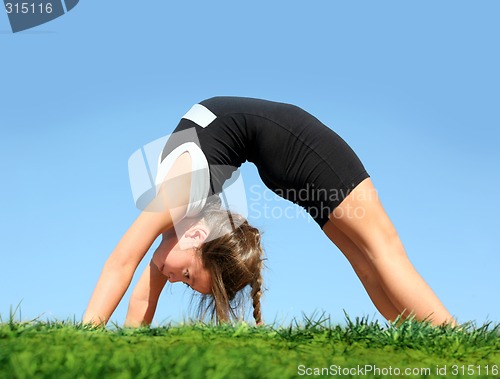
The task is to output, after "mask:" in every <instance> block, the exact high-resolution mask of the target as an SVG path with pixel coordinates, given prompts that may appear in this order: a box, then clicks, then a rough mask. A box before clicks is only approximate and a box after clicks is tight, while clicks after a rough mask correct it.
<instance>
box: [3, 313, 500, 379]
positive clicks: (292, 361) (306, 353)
mask: <svg viewBox="0 0 500 379" xmlns="http://www.w3.org/2000/svg"><path fill="white" fill-rule="evenodd" d="M346 321H347V324H346V325H332V324H331V323H330V320H329V319H328V318H327V317H324V316H320V317H314V318H308V317H304V320H303V321H302V322H300V323H299V322H297V321H295V322H293V323H292V324H291V325H289V326H287V327H283V326H261V327H253V326H249V325H247V324H245V323H241V324H233V325H222V326H211V325H206V324H200V323H189V324H185V325H177V326H174V325H166V326H164V327H159V328H141V329H124V328H118V327H115V328H112V329H111V330H110V329H92V328H89V327H88V326H83V325H81V324H78V323H75V322H60V321H59V322H39V321H34V322H19V321H15V320H13V317H12V316H11V318H10V320H8V321H7V322H1V321H0V378H1V379H4V378H5V379H7V378H8V379H12V378H99V379H102V378H123V379H125V378H134V379H136V378H137V379H139V378H148V379H149V378H231V379H233V378H236V379H237V378H259V379H261V378H298V377H307V378H311V377H313V378H314V377H327V376H329V375H328V374H331V377H346V378H347V377H364V378H377V377H378V378H380V377H391V378H395V377H408V378H418V377H433V378H434V377H445V378H455V377H458V378H460V377H463V378H465V377H467V378H471V377H483V378H487V377H489V378H494V377H497V378H500V373H499V372H498V370H500V338H499V336H500V325H496V326H493V325H491V324H485V325H483V326H481V327H477V326H474V325H466V326H462V328H460V329H459V328H451V327H440V328H436V327H432V326H429V325H428V324H426V323H419V322H415V321H405V322H403V323H401V324H400V325H399V326H397V327H396V326H390V325H389V326H388V325H381V324H380V323H377V322H370V321H368V320H367V319H356V320H355V321H351V320H350V319H349V318H347V320H346ZM358 367H359V368H360V369H362V370H363V369H364V370H365V371H358ZM370 368H371V370H372V372H370V371H367V370H369V369H370ZM406 368H409V369H414V370H418V369H421V368H423V369H429V370H430V371H429V372H425V371H423V372H418V373H417V372H416V371H415V374H417V375H405V371H404V370H405V369H406ZM437 368H440V369H441V374H444V372H443V370H444V369H446V375H438V374H437V371H436V370H437ZM347 370H349V371H347ZM377 370H378V371H377ZM390 370H391V371H390ZM397 370H401V371H400V372H398V371H397ZM471 370H472V371H471ZM373 371H374V372H373ZM321 373H322V374H324V375H323V376H320V375H314V374H321ZM391 373H392V375H391ZM398 373H400V375H397V374H398ZM428 373H430V375H429V374H428ZM472 373H473V374H474V375H470V374H472ZM301 374H302V375H301ZM307 374H311V375H307ZM340 374H342V375H340ZM410 374H411V372H410ZM453 374H456V375H453Z"/></svg>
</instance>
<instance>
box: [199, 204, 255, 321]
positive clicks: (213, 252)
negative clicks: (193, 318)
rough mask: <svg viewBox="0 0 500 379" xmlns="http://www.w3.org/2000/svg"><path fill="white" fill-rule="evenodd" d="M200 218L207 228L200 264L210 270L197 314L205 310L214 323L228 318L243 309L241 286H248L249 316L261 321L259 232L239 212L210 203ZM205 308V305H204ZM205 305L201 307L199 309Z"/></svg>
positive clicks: (236, 314) (201, 313)
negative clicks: (207, 290) (207, 291)
mask: <svg viewBox="0 0 500 379" xmlns="http://www.w3.org/2000/svg"><path fill="white" fill-rule="evenodd" d="M201 216H202V220H203V221H204V222H205V224H206V225H207V226H208V227H209V228H210V234H209V237H212V238H213V237H215V238H213V239H209V240H208V242H207V241H205V243H203V244H202V245H201V246H200V248H199V253H200V256H201V260H202V263H203V266H204V267H205V268H206V269H207V270H208V271H209V272H210V276H211V287H212V293H211V294H210V295H205V296H202V298H201V303H200V307H199V308H198V310H199V314H200V316H202V315H205V314H206V311H208V312H209V314H211V315H212V319H214V318H215V320H216V321H218V322H225V321H230V319H231V318H236V317H237V316H238V313H239V312H238V311H240V310H243V302H244V297H245V296H244V294H245V293H248V292H246V291H243V290H244V289H245V288H248V287H251V291H250V293H249V295H250V297H251V299H252V305H253V309H254V311H253V316H254V319H255V322H256V323H257V324H259V323H262V316H261V311H260V308H261V307H260V298H261V296H262V283H263V279H262V274H261V271H262V267H263V255H264V252H263V249H262V246H261V238H260V232H259V230H258V229H257V228H254V227H253V226H251V225H250V224H249V223H248V222H247V221H246V220H245V219H244V218H243V217H242V216H241V215H238V214H234V213H230V214H229V217H228V212H227V210H224V209H221V208H220V205H219V204H218V203H217V202H215V203H210V204H207V206H205V208H204V210H203V211H202V214H201ZM205 307H206V308H205ZM203 308H205V309H203Z"/></svg>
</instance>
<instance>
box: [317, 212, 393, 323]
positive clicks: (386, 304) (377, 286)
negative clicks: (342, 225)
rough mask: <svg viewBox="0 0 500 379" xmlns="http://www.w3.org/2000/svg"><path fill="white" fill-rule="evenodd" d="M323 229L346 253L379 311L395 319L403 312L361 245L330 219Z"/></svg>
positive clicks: (387, 317) (388, 317) (389, 318)
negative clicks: (383, 284)
mask: <svg viewBox="0 0 500 379" xmlns="http://www.w3.org/2000/svg"><path fill="white" fill-rule="evenodd" d="M323 231H324V232H325V234H326V235H327V236H328V238H330V240H331V241H332V242H333V243H334V244H335V245H337V247H338V248H339V249H340V251H342V253H343V254H344V255H345V257H346V258H347V260H348V261H349V263H350V264H351V266H352V268H353V269H354V272H355V273H356V275H357V276H358V278H359V280H360V281H361V283H362V284H363V287H365V290H366V292H367V293H368V296H370V299H371V300H372V302H373V304H374V305H375V307H377V309H378V311H379V312H380V313H381V314H382V315H383V316H384V317H385V318H386V319H388V320H390V321H394V320H395V319H396V318H397V317H398V316H399V315H400V313H401V312H400V311H399V310H398V309H397V307H396V306H394V304H393V303H392V302H391V300H390V299H389V297H388V296H387V294H386V293H385V291H384V289H383V288H382V285H381V283H380V278H379V277H378V274H377V272H376V271H375V269H374V268H373V267H372V266H371V264H370V262H369V261H368V260H367V259H366V258H365V256H364V254H363V253H362V252H361V250H360V249H359V247H357V246H356V245H355V244H354V243H353V242H352V241H351V240H350V239H349V237H347V236H346V235H345V234H344V233H343V232H342V231H341V230H340V229H338V228H337V227H336V226H335V225H334V224H333V222H332V221H328V222H327V223H326V224H325V226H324V227H323Z"/></svg>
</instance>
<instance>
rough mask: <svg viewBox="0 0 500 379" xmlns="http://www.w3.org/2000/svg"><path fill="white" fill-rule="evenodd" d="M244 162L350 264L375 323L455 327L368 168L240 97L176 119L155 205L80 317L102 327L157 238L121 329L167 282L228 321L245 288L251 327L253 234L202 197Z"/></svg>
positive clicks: (256, 251)
mask: <svg viewBox="0 0 500 379" xmlns="http://www.w3.org/2000/svg"><path fill="white" fill-rule="evenodd" d="M245 161H249V162H252V163H254V164H255V165H256V166H257V168H258V171H259V174H260V176H261V178H262V180H263V182H264V183H265V184H266V185H267V186H268V187H269V188H270V189H271V190H272V191H274V192H275V193H277V194H278V195H280V196H282V197H285V198H286V199H288V200H290V201H292V202H294V203H297V204H298V205H299V206H302V207H304V208H305V210H306V211H307V212H308V213H309V214H310V215H311V217H312V218H313V219H314V220H315V221H316V223H317V224H318V226H319V227H320V228H321V230H322V231H323V232H324V233H325V234H326V235H327V236H328V238H329V239H330V240H331V241H332V242H333V243H334V244H335V245H337V247H338V248H339V249H340V250H341V251H342V253H343V254H344V255H345V257H346V258H347V259H348V261H349V262H350V264H351V265H352V267H353V269H354V271H355V272H356V274H357V275H358V277H359V279H360V280H361V282H362V284H363V286H364V288H365V289H366V291H367V293H368V295H369V296H370V298H371V300H372V301H373V303H374V304H375V306H376V307H377V309H378V310H379V311H380V313H381V314H382V315H383V316H384V317H386V318H387V319H388V320H394V319H396V318H397V317H398V316H399V315H403V316H406V317H407V316H409V315H413V316H414V317H415V318H416V319H418V320H429V321H431V322H432V323H433V324H435V325H440V324H445V323H448V324H454V323H455V321H454V320H453V318H452V316H451V315H450V313H449V312H448V311H447V310H446V309H445V307H444V306H443V304H442V303H441V301H440V300H439V299H438V298H437V296H436V295H435V294H434V292H433V291H432V290H431V288H430V287H429V286H428V285H427V284H426V282H425V281H424V280H423V279H422V277H421V276H420V275H419V274H418V273H417V271H416V270H415V268H414V267H413V265H412V264H411V262H410V261H409V259H408V257H407V255H406V253H405V250H404V247H403V244H402V243H401V240H400V238H399V236H398V233H397V232H396V230H395V228H394V226H393V224H392V222H391V220H390V219H389V217H388V216H387V214H386V212H385V211H384V209H383V207H382V204H381V203H380V200H379V198H378V196H377V191H376V190H375V188H374V186H373V183H372V181H371V179H370V177H369V175H368V173H367V172H366V170H365V168H364V166H363V165H362V163H361V162H360V160H359V159H358V157H357V156H356V155H355V153H354V152H353V151H352V149H351V148H350V147H349V146H348V145H347V144H346V142H345V141H344V140H342V139H341V138H340V137H339V136H338V135H337V134H336V133H335V132H333V131H332V130H331V129H329V128H328V127H326V126H325V125H323V124H322V123H321V122H320V121H319V120H317V119H316V118H315V117H313V116H312V115H310V114H309V113H307V112H305V111H304V110H302V109H300V108H298V107H295V106H293V105H289V104H283V103H277V102H271V101H266V100H259V99H250V98H238V97H216V98H212V99H208V100H205V101H202V102H200V103H199V104H196V105H194V106H193V107H192V108H191V109H190V110H189V111H188V112H187V113H186V115H185V116H184V117H183V118H182V119H181V121H180V123H179V125H178V126H177V128H176V129H175V130H174V132H173V134H172V137H171V138H170V139H169V141H168V142H167V144H166V146H165V148H164V150H163V153H162V155H161V157H160V165H159V168H158V176H157V181H156V184H157V192H158V195H157V196H156V198H155V200H154V201H153V202H152V203H155V205H154V206H153V205H151V206H150V208H149V209H145V210H144V211H143V212H142V213H141V214H140V215H139V217H138V218H137V220H136V221H135V222H134V223H133V224H132V226H131V227H130V228H129V230H128V231H127V232H126V233H125V235H124V236H123V238H122V239H121V240H120V242H119V243H118V245H117V247H116V248H115V250H114V251H113V253H112V254H111V256H110V257H109V259H108V260H107V262H106V264H105V266H104V269H103V271H102V274H101V277H100V279H99V281H98V284H97V286H96V289H95V290H94V293H93V295H92V298H91V300H90V303H89V305H88V308H87V311H86V314H85V316H84V322H92V323H94V324H101V323H106V322H107V321H108V319H109V317H110V316H111V314H112V312H113V311H114V309H115V308H116V306H117V304H118V303H119V301H120V300H121V298H122V296H123V294H124V293H125V291H126V289H127V287H128V286H129V284H130V282H131V279H132V276H133V274H134V271H135V270H136V268H137V266H138V264H139V263H140V261H141V260H142V258H143V257H144V255H145V254H146V252H147V251H148V249H149V248H150V246H151V245H152V243H153V242H154V240H155V239H156V238H157V237H158V236H160V235H162V237H163V239H162V242H161V244H160V246H159V247H158V249H157V250H156V251H155V253H154V256H153V258H152V260H151V262H150V264H149V266H148V267H147V269H146V270H145V271H144V273H143V274H142V276H141V278H140V279H139V282H138V283H137V286H136V288H135V289H134V291H133V293H132V296H131V300H130V304H129V311H128V314H127V320H126V325H129V326H137V325H141V324H142V325H144V324H149V323H150V322H151V320H152V318H153V315H154V312H155V309H156V304H157V301H158V297H159V295H160V293H161V291H162V289H163V287H164V285H165V284H166V282H167V281H170V282H176V281H182V282H184V283H186V284H188V285H189V286H191V287H192V288H193V289H194V290H196V291H198V292H200V293H203V294H205V300H207V301H208V303H209V304H208V305H209V306H211V309H212V311H213V314H214V315H215V317H216V319H217V320H219V321H226V320H229V319H230V318H231V316H234V314H233V313H234V307H233V301H235V299H237V294H238V293H242V290H243V289H244V288H246V287H247V286H249V287H250V288H251V292H250V296H251V298H252V302H253V306H254V318H255V320H256V322H257V323H260V322H261V313H260V295H261V285H262V276H261V269H262V249H261V246H260V235H259V232H258V230H257V229H255V228H253V227H251V226H250V225H249V224H248V223H247V222H246V221H245V220H243V219H242V218H241V217H240V216H238V215H233V214H229V216H230V217H228V212H227V211H226V210H224V209H221V208H220V207H219V206H218V204H217V202H214V201H207V199H209V198H210V197H212V198H213V197H214V196H215V197H216V195H218V194H219V193H220V192H221V191H222V186H223V184H224V183H225V181H227V180H228V179H229V177H230V176H231V173H232V172H233V171H234V170H235V169H236V168H238V167H239V166H240V165H241V164H243V163H244V162H245ZM304 191H305V193H306V196H304ZM299 194H300V196H299ZM158 204H160V208H161V209H158V208H159V207H158ZM153 208H155V209H153ZM303 237H304V238H307V236H303ZM302 259H304V258H302ZM305 259H307V257H305ZM304 275H307V273H304Z"/></svg>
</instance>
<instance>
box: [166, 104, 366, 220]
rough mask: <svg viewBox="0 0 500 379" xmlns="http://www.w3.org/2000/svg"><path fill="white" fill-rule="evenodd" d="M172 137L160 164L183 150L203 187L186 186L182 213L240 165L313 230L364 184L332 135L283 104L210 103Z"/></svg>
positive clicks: (350, 154) (350, 155)
mask: <svg viewBox="0 0 500 379" xmlns="http://www.w3.org/2000/svg"><path fill="white" fill-rule="evenodd" d="M173 136H174V138H170V139H169V141H168V142H167V144H166V146H165V148H164V150H163V153H162V156H161V159H160V161H161V162H162V164H163V162H164V161H167V160H170V161H172V160H173V159H175V158H176V157H177V156H178V155H180V153H182V152H185V151H189V152H190V153H191V156H192V158H193V157H200V158H199V159H198V158H197V159H198V160H199V162H197V164H196V167H197V168H198V169H199V168H200V167H205V168H206V170H208V175H205V176H204V175H203V174H202V175H201V176H200V177H205V178H208V179H207V184H202V183H201V182H202V181H203V179H200V181H199V182H198V183H195V187H196V188H194V187H193V186H192V192H193V188H194V191H195V192H198V194H197V195H196V196H191V203H193V204H195V205H193V206H192V207H191V211H190V214H194V213H196V211H197V210H199V209H200V207H202V206H203V204H204V202H203V197H204V198H206V197H207V196H208V195H210V194H211V193H219V192H220V191H221V190H222V186H223V184H224V182H225V181H226V180H228V178H229V177H230V176H231V174H232V172H233V171H234V170H235V169H236V168H238V167H240V165H241V164H243V163H244V162H245V161H249V162H253V163H254V164H255V165H256V166H257V169H258V171H259V174H260V177H261V178H262V181H263V182H264V183H265V184H266V186H267V187H269V189H271V190H272V191H273V192H275V193H276V194H277V195H279V196H281V197H283V198H285V199H287V200H290V201H292V202H294V203H296V204H298V205H299V206H302V207H304V209H305V210H306V211H307V212H308V213H309V214H310V215H311V217H312V218H313V219H314V220H315V221H316V222H317V223H318V225H319V226H320V227H323V225H324V224H325V223H326V222H327V221H328V217H329V215H330V214H331V212H332V211H333V210H334V209H335V208H336V207H337V206H338V205H339V204H340V203H341V202H342V200H344V199H345V197H346V196H347V195H348V194H349V193H350V191H352V190H353V189H354V188H355V187H356V186H357V185H358V184H359V183H361V181H363V180H364V179H366V178H368V177H369V175H368V173H367V172H366V170H365V168H364V166H363V164H362V163H361V161H360V160H359V158H358V157H357V155H356V154H355V153H354V151H353V150H352V149H351V148H350V147H349V145H348V144H347V143H346V142H345V141H344V140H343V139H342V138H341V137H340V136H339V135H337V134H336V133H335V132H334V131H333V130H331V129H330V128H328V127H326V126H325V125H324V124H323V123H321V122H320V121H319V120H318V119H317V118H315V117H314V116H312V115H311V114H309V113H307V112H306V111H304V110H302V109H300V108H298V107H296V106H293V105H290V104H283V103H277V102H272V101H266V100H259V99H250V98H239V97H215V98H211V99H208V100H205V101H202V102H201V103H199V104H196V105H195V106H193V108H191V110H190V111H189V112H188V113H187V114H186V115H185V116H184V117H183V118H182V120H181V121H180V123H179V125H178V126H177V128H176V129H175V130H174V134H173ZM181 146H186V148H185V149H184V148H182V147H181ZM189 146H191V147H189ZM193 148H194V150H196V151H194V150H193ZM173 153H174V154H173ZM172 154H173V155H172ZM203 157H204V158H203ZM166 158H169V159H166ZM204 159H205V161H204V162H202V161H203V160H204ZM198 184H199V185H198ZM200 188H201V189H200Z"/></svg>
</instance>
